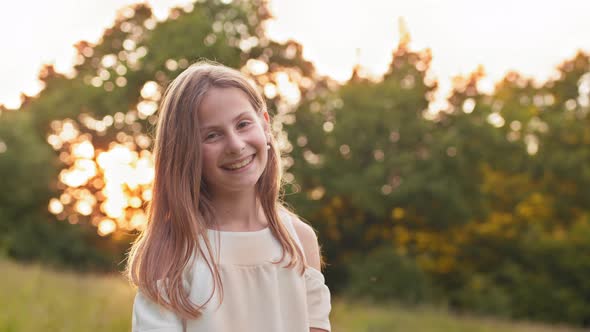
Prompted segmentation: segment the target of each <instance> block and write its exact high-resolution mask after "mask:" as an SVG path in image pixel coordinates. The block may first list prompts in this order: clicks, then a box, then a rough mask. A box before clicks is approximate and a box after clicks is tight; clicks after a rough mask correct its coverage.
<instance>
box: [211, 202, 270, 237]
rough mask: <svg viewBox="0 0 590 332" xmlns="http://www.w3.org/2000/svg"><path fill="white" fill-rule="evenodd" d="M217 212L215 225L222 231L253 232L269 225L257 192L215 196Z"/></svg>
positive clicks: (214, 204)
mask: <svg viewBox="0 0 590 332" xmlns="http://www.w3.org/2000/svg"><path fill="white" fill-rule="evenodd" d="M211 203H212V205H213V207H214V209H215V213H216V217H217V218H216V219H217V220H216V223H215V224H214V227H216V228H217V230H220V231H232V232H251V231H257V230H261V229H263V228H266V227H267V226H268V222H267V220H266V216H265V215H264V211H263V210H262V206H261V205H260V202H259V201H258V200H257V199H256V195H255V194H251V195H245V194H243V193H236V194H232V195H225V196H223V197H219V196H218V197H215V198H213V200H212V201H211Z"/></svg>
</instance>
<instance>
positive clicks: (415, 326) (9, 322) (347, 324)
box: [0, 259, 584, 332]
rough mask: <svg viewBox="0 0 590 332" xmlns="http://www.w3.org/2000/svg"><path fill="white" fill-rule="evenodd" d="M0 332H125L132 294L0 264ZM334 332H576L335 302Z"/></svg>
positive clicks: (79, 277) (112, 279) (110, 284)
mask: <svg viewBox="0 0 590 332" xmlns="http://www.w3.org/2000/svg"><path fill="white" fill-rule="evenodd" d="M0 271H2V283H0V332H17V331H19V332H20V331H56V332H59V331H63V332H69V331H112V332H118V331H121V332H122V331H130V330H131V310H132V305H133V296H134V294H135V291H134V290H133V289H132V288H131V287H130V286H129V284H128V283H127V282H126V281H125V280H124V279H123V278H122V277H121V276H120V275H117V274H114V275H107V276H105V275H102V276H98V275H87V274H79V273H73V272H63V271H54V270H51V269H48V268H46V267H41V266H39V265H22V264H17V263H14V262H11V261H7V260H2V259H0ZM331 321H332V325H333V330H334V331H335V332H398V331H400V332H401V331H412V332H468V331H469V332H492V331H493V332H499V331H502V332H504V331H505V332H549V331H552V332H578V331H584V330H580V329H574V328H568V327H564V326H550V325H542V324H534V323H516V322H510V321H504V320H498V319H490V318H481V317H465V316H457V315H454V314H451V313H449V312H447V311H445V310H436V309H432V308H413V309H406V308H402V307H400V306H396V305H393V304H392V305H381V306H377V305H373V304H369V303H353V302H351V301H350V300H348V301H346V300H343V299H335V300H334V301H333V310H332V316H331Z"/></svg>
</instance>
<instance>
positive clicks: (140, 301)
mask: <svg viewBox="0 0 590 332" xmlns="http://www.w3.org/2000/svg"><path fill="white" fill-rule="evenodd" d="M182 329H183V327H182V320H181V319H180V318H179V317H178V316H177V315H175V314H174V313H173V312H171V311H169V310H167V309H165V308H164V307H162V306H160V305H158V304H157V303H155V302H153V301H152V300H150V299H148V298H147V297H146V296H144V295H143V293H142V292H141V291H139V290H138V291H137V295H135V301H134V302H133V317H132V320H131V330H132V332H147V331H149V332H182Z"/></svg>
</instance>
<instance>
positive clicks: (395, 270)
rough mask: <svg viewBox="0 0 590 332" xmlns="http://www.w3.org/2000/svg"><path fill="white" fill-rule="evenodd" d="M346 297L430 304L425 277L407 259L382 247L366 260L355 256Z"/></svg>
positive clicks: (430, 294)
mask: <svg viewBox="0 0 590 332" xmlns="http://www.w3.org/2000/svg"><path fill="white" fill-rule="evenodd" d="M349 274H350V280H349V284H348V293H349V294H350V295H351V296H359V297H367V298H370V299H372V300H376V301H383V300H395V301H398V302H401V303H404V304H418V303H424V302H429V301H431V300H432V287H431V283H430V280H429V279H428V277H427V276H426V274H425V273H424V272H423V271H422V270H421V269H420V268H419V267H418V266H417V265H416V263H415V261H414V260H412V259H411V258H409V257H406V256H401V255H398V254H397V253H396V252H395V250H394V249H393V248H392V247H382V248H379V249H377V250H375V251H373V252H372V253H371V254H369V255H368V256H366V257H364V256H361V255H359V256H357V257H355V258H354V259H353V260H352V264H350V267H349Z"/></svg>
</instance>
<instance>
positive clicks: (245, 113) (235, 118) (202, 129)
mask: <svg viewBox="0 0 590 332" xmlns="http://www.w3.org/2000/svg"><path fill="white" fill-rule="evenodd" d="M248 113H250V111H244V112H242V113H240V114H238V115H237V116H235V117H234V118H233V119H232V122H235V121H236V120H237V119H239V118H241V117H243V116H244V115H247V114H248ZM215 128H218V126H207V127H200V128H199V129H201V131H207V130H209V129H215Z"/></svg>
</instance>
